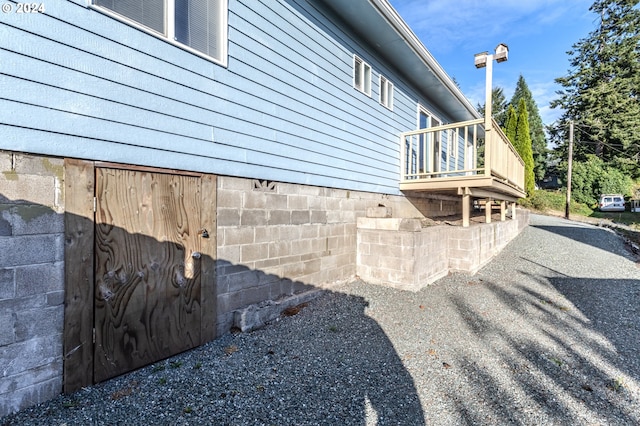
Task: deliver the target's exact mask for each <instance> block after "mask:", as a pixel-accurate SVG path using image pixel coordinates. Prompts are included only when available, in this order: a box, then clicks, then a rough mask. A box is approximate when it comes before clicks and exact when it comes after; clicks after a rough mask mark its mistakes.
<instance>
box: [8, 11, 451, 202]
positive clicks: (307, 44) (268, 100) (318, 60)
mask: <svg viewBox="0 0 640 426" xmlns="http://www.w3.org/2000/svg"><path fill="white" fill-rule="evenodd" d="M337 22H338V21H337V18H336V17H335V16H333V15H332V14H331V13H330V12H328V11H326V10H324V9H323V8H322V2H320V1H312V0H309V1H307V0H277V1H276V0H250V1H248V0H230V1H229V12H228V29H229V41H228V52H229V53H228V67H226V68H225V67H223V66H220V65H217V64H215V63H213V62H211V61H208V60H207V59H205V58H202V57H199V56H197V55H194V54H192V53H189V52H187V51H185V50H182V49H180V48H179V47H176V46H174V45H172V44H169V43H167V42H165V41H163V40H161V39H158V38H156V37H153V36H150V35H149V34H147V33H145V32H143V31H140V30H139V29H136V28H134V27H132V26H130V25H127V24H126V23H123V22H121V21H119V20H117V19H114V18H112V17H110V16H107V15H105V14H103V13H101V12H99V11H97V10H95V9H92V8H89V7H87V5H86V2H85V1H83V0H77V1H75V0H74V1H71V0H53V1H52V3H51V4H49V5H47V8H46V12H45V13H44V14H38V15H37V16H29V14H17V13H11V14H6V15H5V16H4V17H3V22H2V23H0V47H2V50H0V70H1V72H2V73H3V76H2V79H3V83H4V84H3V100H1V101H0V126H1V127H0V129H1V131H2V134H3V137H2V138H0V149H6V150H16V151H21V152H31V153H37V154H45V155H54V156H60V157H71V158H80V159H88V160H99V161H112V162H120V163H127V164H136V165H146V166H154V167H164V168H171V169H180V170H189V171H200V172H205V173H211V174H219V175H229V176H238V177H249V178H258V179H268V180H275V181H280V182H289V183H297V184H312V185H318V186H323V187H333V188H341V189H349V190H362V191H369V192H380V193H389V194H396V195H399V190H398V173H399V140H398V135H399V133H400V132H402V131H407V130H413V129H415V128H416V121H417V105H418V103H421V104H423V105H425V106H427V107H428V108H429V109H430V110H432V111H434V112H435V113H437V114H438V116H439V117H440V118H442V119H443V120H444V121H445V122H446V121H447V117H446V116H445V114H443V113H442V112H440V111H438V109H437V108H436V107H434V106H433V105H431V104H430V103H429V101H428V100H427V99H425V98H424V97H422V96H420V95H419V94H418V93H417V92H416V91H414V90H413V89H412V87H411V86H410V85H408V84H407V83H405V81H404V80H403V78H402V77H401V75H400V74H398V73H397V72H396V71H394V69H393V68H392V67H390V66H388V65H387V64H385V61H384V60H383V59H382V57H381V56H380V55H379V54H378V52H376V51H375V50H374V49H373V48H372V47H371V46H369V45H367V44H366V43H364V42H362V41H361V40H359V39H358V37H357V36H355V35H354V34H352V33H350V32H349V30H348V29H345V28H343V26H344V24H337ZM354 54H357V55H358V56H359V57H361V58H363V60H365V61H366V62H367V63H369V64H370V65H371V67H372V93H371V96H370V97H369V96H366V95H365V94H363V93H361V92H359V91H358V90H356V89H354V88H353V55H354ZM380 74H383V75H384V76H385V77H386V78H388V79H389V80H390V81H391V82H392V83H393V84H394V107H393V110H392V111H391V110H389V109H387V108H386V107H384V106H383V105H381V104H380V103H379V100H378V99H379V90H380V87H379V76H380Z"/></svg>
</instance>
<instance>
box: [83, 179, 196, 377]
mask: <svg viewBox="0 0 640 426" xmlns="http://www.w3.org/2000/svg"><path fill="white" fill-rule="evenodd" d="M200 185H201V179H200V177H197V176H179V175H172V174H164V173H156V172H149V171H135V170H120V169H111V168H96V216H95V247H94V250H95V287H94V318H95V322H94V332H95V345H94V371H93V373H94V381H95V382H99V381H102V380H106V379H108V378H111V377H114V376H117V375H119V374H122V373H125V372H127V371H130V370H132V369H135V368H138V367H141V366H144V365H147V364H149V363H152V362H155V361H158V360H160V359H164V358H166V357H169V356H171V355H174V354H176V353H179V352H182V351H185V350H187V349H191V348H193V347H195V346H198V345H199V344H200V343H201V320H202V318H201V315H202V310H201V285H200V277H201V262H202V259H201V254H200V251H201V250H200V245H201V240H200V239H201V238H202V231H200V230H201V218H200V211H201V209H200V207H201V206H200V203H201V195H200V194H201V187H200ZM199 231H200V233H199ZM205 236H206V235H205Z"/></svg>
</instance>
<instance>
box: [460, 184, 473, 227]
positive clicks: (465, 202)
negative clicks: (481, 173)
mask: <svg viewBox="0 0 640 426" xmlns="http://www.w3.org/2000/svg"><path fill="white" fill-rule="evenodd" d="M470 216H471V195H470V194H469V191H467V190H466V189H465V191H464V193H463V194H462V226H463V227H464V228H468V227H469V217H470Z"/></svg>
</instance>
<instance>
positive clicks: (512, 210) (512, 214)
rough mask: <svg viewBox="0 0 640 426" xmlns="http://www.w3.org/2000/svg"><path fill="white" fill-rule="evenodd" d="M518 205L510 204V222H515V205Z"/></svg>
mask: <svg viewBox="0 0 640 426" xmlns="http://www.w3.org/2000/svg"><path fill="white" fill-rule="evenodd" d="M517 204H518V203H511V220H515V218H516V205H517Z"/></svg>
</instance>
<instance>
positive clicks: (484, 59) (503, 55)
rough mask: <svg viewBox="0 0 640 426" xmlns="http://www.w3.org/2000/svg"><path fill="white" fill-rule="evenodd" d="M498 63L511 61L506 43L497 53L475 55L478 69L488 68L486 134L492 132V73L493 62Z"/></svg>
mask: <svg viewBox="0 0 640 426" xmlns="http://www.w3.org/2000/svg"><path fill="white" fill-rule="evenodd" d="M494 59H495V61H496V62H498V63H500V62H506V61H507V60H508V59H509V46H507V45H506V44H504V43H500V44H499V45H497V46H496V49H495V53H494V54H493V55H490V54H489V52H481V53H476V54H475V55H474V64H475V66H476V68H485V67H486V68H487V75H486V84H485V104H484V130H485V132H487V131H490V130H491V126H492V121H491V106H492V105H491V92H492V90H493V87H491V86H492V84H493V83H492V81H491V80H492V73H493V60H494Z"/></svg>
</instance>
